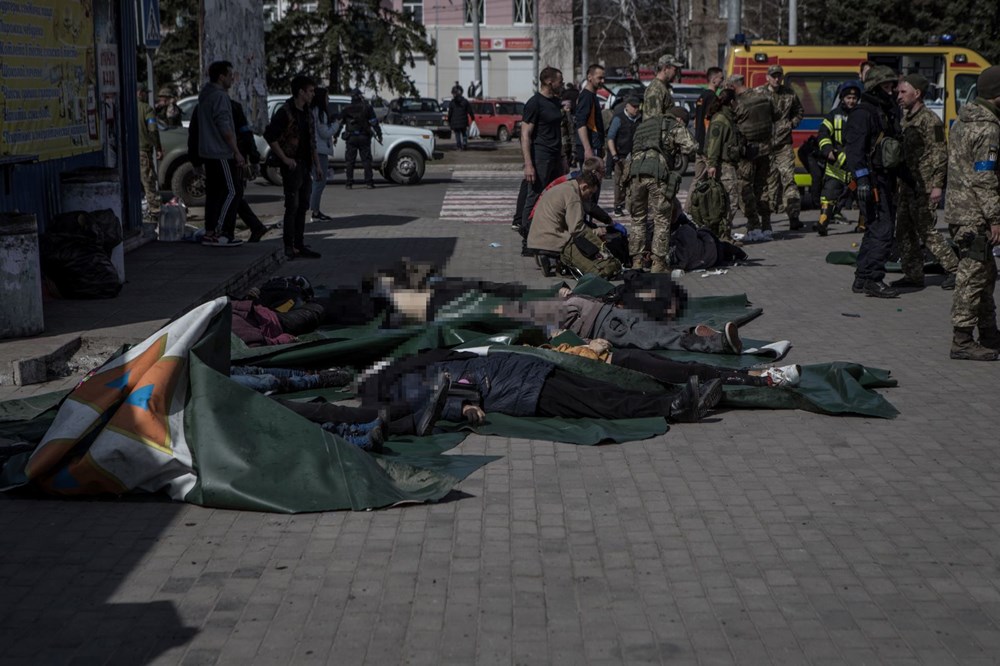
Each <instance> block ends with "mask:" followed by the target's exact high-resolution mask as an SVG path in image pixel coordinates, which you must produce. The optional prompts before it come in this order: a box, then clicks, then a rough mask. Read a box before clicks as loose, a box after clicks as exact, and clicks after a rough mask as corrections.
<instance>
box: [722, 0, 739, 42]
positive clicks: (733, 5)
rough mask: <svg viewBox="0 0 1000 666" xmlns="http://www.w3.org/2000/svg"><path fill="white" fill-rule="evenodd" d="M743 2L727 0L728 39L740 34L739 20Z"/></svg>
mask: <svg viewBox="0 0 1000 666" xmlns="http://www.w3.org/2000/svg"><path fill="white" fill-rule="evenodd" d="M741 14H743V2H742V0H729V21H728V23H727V24H726V29H727V30H728V32H729V39H732V38H733V37H735V36H736V35H738V34H740V30H741V28H740V22H741V19H742V18H743V17H742V16H741Z"/></svg>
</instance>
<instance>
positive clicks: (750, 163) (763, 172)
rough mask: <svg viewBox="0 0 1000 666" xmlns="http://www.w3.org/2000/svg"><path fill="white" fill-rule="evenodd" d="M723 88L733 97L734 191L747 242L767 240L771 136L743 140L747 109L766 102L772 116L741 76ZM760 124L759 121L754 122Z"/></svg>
mask: <svg viewBox="0 0 1000 666" xmlns="http://www.w3.org/2000/svg"><path fill="white" fill-rule="evenodd" d="M726 87H727V88H729V89H731V90H732V91H733V92H734V93H735V94H736V101H735V107H734V109H733V110H734V111H735V115H736V129H737V133H738V134H739V135H740V162H739V165H738V166H737V168H736V178H737V188H738V190H739V202H740V207H741V208H742V209H743V214H744V215H746V218H747V233H746V236H745V237H744V238H745V240H746V241H747V242H750V243H755V242H758V241H769V240H771V205H770V203H769V202H768V200H767V176H768V173H769V172H770V169H771V137H772V135H771V134H770V131H769V132H768V134H767V136H766V137H763V136H756V135H755V137H754V138H755V140H752V141H751V140H750V139H748V138H747V131H749V129H750V128H749V125H750V123H752V122H753V118H751V117H750V113H751V109H755V110H760V109H761V108H763V106H762V105H763V102H762V101H761V100H766V101H767V102H768V103H767V107H768V109H769V111H768V113H769V115H770V117H772V118H773V117H774V116H776V115H777V114H776V112H775V109H774V105H773V104H771V103H770V97H767V96H762V95H760V93H758V92H757V91H756V90H753V89H751V88H748V87H747V86H746V83H745V79H744V78H743V75H742V74H733V75H732V76H730V77H729V78H728V79H726ZM754 124H756V125H760V123H759V122H756V123H754Z"/></svg>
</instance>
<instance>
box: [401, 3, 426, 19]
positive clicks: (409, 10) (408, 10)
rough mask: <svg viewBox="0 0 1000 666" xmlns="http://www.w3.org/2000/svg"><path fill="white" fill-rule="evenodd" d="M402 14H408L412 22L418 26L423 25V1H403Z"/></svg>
mask: <svg viewBox="0 0 1000 666" xmlns="http://www.w3.org/2000/svg"><path fill="white" fill-rule="evenodd" d="M414 9H419V10H420V11H419V13H417V12H415V11H414ZM403 13H404V14H409V15H410V17H411V18H412V17H419V18H414V19H413V20H414V21H416V22H417V23H419V24H420V25H423V24H424V0H403Z"/></svg>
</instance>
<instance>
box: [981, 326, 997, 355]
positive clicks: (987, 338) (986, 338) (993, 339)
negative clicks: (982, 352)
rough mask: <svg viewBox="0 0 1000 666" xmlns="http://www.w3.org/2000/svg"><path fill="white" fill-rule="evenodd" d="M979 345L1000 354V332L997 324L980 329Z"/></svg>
mask: <svg viewBox="0 0 1000 666" xmlns="http://www.w3.org/2000/svg"><path fill="white" fill-rule="evenodd" d="M979 344H980V345H981V346H983V347H986V348H987V349H992V350H993V351H996V352H1000V331H998V330H997V325H996V322H993V323H992V324H990V325H989V326H980V327H979Z"/></svg>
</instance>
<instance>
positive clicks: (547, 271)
mask: <svg viewBox="0 0 1000 666" xmlns="http://www.w3.org/2000/svg"><path fill="white" fill-rule="evenodd" d="M535 261H537V262H538V267H539V268H541V269H542V275H544V276H545V277H552V276H553V275H555V274H556V271H555V268H553V266H552V257H549V256H547V255H544V254H536V255H535Z"/></svg>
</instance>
